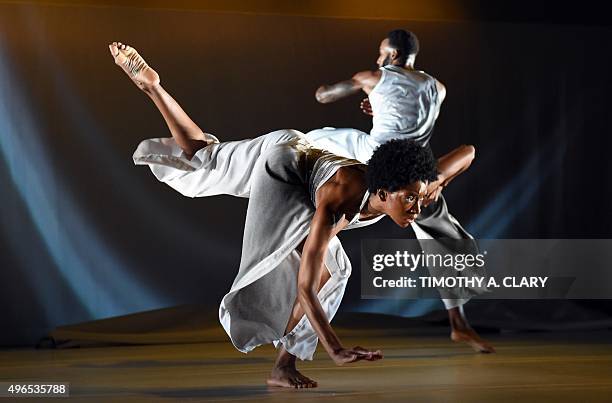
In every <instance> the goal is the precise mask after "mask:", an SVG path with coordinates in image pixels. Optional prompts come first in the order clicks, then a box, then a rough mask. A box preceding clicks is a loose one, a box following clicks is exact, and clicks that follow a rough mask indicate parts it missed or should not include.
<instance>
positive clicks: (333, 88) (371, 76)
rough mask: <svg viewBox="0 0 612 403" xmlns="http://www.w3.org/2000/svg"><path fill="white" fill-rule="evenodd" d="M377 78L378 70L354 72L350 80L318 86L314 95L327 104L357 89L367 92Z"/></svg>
mask: <svg viewBox="0 0 612 403" xmlns="http://www.w3.org/2000/svg"><path fill="white" fill-rule="evenodd" d="M379 79H380V72H378V71H362V72H359V73H357V74H355V75H354V76H353V78H351V79H350V80H346V81H340V82H339V83H336V84H332V85H322V86H320V87H319V88H318V89H317V92H316V93H315V97H316V98H317V101H319V102H320V103H322V104H328V103H330V102H334V101H337V100H339V99H342V98H346V97H347V96H349V95H353V94H356V93H358V92H359V91H365V92H366V93H368V94H369V93H370V91H371V90H372V88H374V86H375V85H376V83H378V80H379Z"/></svg>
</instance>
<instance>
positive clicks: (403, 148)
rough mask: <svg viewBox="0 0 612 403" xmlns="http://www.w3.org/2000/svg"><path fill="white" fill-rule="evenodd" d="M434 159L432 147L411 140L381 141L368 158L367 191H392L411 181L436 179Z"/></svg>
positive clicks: (436, 170) (435, 162)
mask: <svg viewBox="0 0 612 403" xmlns="http://www.w3.org/2000/svg"><path fill="white" fill-rule="evenodd" d="M437 165H438V164H437V161H436V159H435V158H434V156H433V153H432V152H431V149H430V148H429V147H428V146H426V147H421V146H420V145H418V144H417V143H416V142H414V140H405V139H403V140H390V141H387V142H386V143H383V144H381V145H380V146H379V147H378V148H377V149H376V150H374V153H373V154H372V157H371V158H370V161H368V171H367V174H366V180H367V184H368V189H369V191H370V193H374V192H376V191H378V190H379V189H386V190H388V191H390V192H395V191H397V190H399V189H400V188H402V187H405V186H407V185H409V184H411V183H414V182H417V181H421V182H425V181H434V180H436V179H437V178H438V168H437Z"/></svg>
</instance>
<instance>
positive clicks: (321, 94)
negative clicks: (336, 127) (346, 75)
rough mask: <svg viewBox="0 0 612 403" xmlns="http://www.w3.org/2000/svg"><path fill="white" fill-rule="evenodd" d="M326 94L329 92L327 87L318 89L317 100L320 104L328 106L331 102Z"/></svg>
mask: <svg viewBox="0 0 612 403" xmlns="http://www.w3.org/2000/svg"><path fill="white" fill-rule="evenodd" d="M326 92H327V87H326V86H325V85H322V86H320V87H319V88H317V91H315V98H316V100H317V102H318V103H320V104H327V103H329V102H330V98H329V96H327V93H326Z"/></svg>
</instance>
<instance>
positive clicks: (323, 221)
mask: <svg viewBox="0 0 612 403" xmlns="http://www.w3.org/2000/svg"><path fill="white" fill-rule="evenodd" d="M333 235H334V227H333V219H332V212H331V211H330V209H329V208H328V207H327V206H326V203H325V201H321V202H319V207H317V210H316V212H315V214H314V217H313V219H312V223H311V227H310V233H309V234H308V237H307V238H306V242H305V244H304V249H303V253H302V258H301V263H300V270H299V272H298V302H299V304H300V305H301V309H303V310H304V313H305V314H306V317H307V318H308V320H309V321H310V324H311V325H312V327H313V328H314V330H315V331H316V333H317V335H318V336H319V340H321V343H322V345H323V347H324V348H325V350H326V351H327V353H328V354H329V356H330V357H331V358H332V359H333V360H334V362H335V363H336V364H338V365H342V364H345V363H349V362H354V361H359V360H369V361H373V360H377V359H380V358H382V354H381V353H380V351H376V352H372V351H367V350H365V349H363V348H360V347H355V348H353V349H345V348H344V347H342V344H341V343H340V339H339V338H338V336H337V335H336V333H335V332H334V330H333V329H332V327H331V325H330V323H329V320H328V319H327V315H326V314H325V311H324V310H323V307H322V306H321V303H320V302H319V298H318V296H317V294H318V289H319V285H320V283H319V281H320V278H321V271H322V270H327V269H326V268H325V265H324V258H325V254H326V253H327V246H328V244H329V240H330V239H331V237H332V236H333Z"/></svg>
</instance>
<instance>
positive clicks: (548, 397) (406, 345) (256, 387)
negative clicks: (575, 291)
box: [0, 329, 612, 403]
mask: <svg viewBox="0 0 612 403" xmlns="http://www.w3.org/2000/svg"><path fill="white" fill-rule="evenodd" d="M444 332H445V331H444ZM339 333H340V334H341V338H342V340H343V341H344V343H345V344H346V345H347V346H349V345H350V346H353V345H363V346H366V347H375V348H382V349H383V352H384V354H385V358H384V359H383V360H381V361H378V362H374V363H369V362H366V363H363V362H362V363H356V364H352V365H348V366H345V367H336V366H334V365H333V363H332V362H331V360H330V359H329V358H328V357H327V356H326V354H325V352H324V351H322V349H321V348H319V351H318V352H317V355H316V357H315V360H314V361H312V362H305V363H301V366H300V367H299V368H300V369H301V370H303V373H304V374H306V375H307V376H309V377H311V378H313V379H315V380H317V381H318V382H319V387H318V388H316V389H308V390H304V389H302V390H291V389H287V390H285V389H276V388H269V387H267V386H265V384H264V380H265V379H266V376H267V374H268V371H269V370H270V368H271V366H272V360H273V358H274V349H273V348H272V347H271V346H264V347H261V348H259V349H257V350H255V351H254V352H252V353H251V354H249V355H244V354H242V353H239V352H237V351H236V350H234V349H233V347H232V346H231V344H230V343H229V342H228V341H225V340H223V338H222V337H221V336H223V335H219V336H220V337H219V339H217V340H213V341H210V342H206V343H195V344H169V345H144V346H116V347H90V348H74V349H64V350H61V349H60V350H34V349H10V350H6V349H5V350H2V351H0V362H1V363H2V365H1V367H0V380H2V381H11V380H12V381H36V380H38V381H68V382H70V384H71V399H69V400H74V401H79V402H109V401H121V402H154V401H210V400H215V401H278V402H286V401H309V402H310V401H332V400H333V401H346V402H352V403H354V402H358V401H380V400H388V401H406V400H411V401H426V402H438V401H444V402H454V401H458V402H459V401H461V402H496V403H502V402H512V403H516V402H521V403H524V402H532V401H533V402H536V401H537V402H546V401H554V402H561V401H567V402H575V401H581V402H605V401H608V402H609V401H610V396H612V332H610V331H598V332H589V333H564V334H559V333H556V334H553V333H502V334H495V335H492V336H488V337H487V338H488V339H489V340H490V341H492V342H493V343H494V345H495V347H496V348H497V353H496V354H491V355H481V354H476V353H473V352H472V350H471V349H469V348H468V347H466V346H464V345H457V344H454V343H452V342H451V341H450V340H449V339H448V338H447V337H446V336H445V335H443V334H441V333H440V332H438V333H439V334H430V335H427V336H423V335H397V334H391V335H384V334H381V333H380V332H378V334H377V333H376V332H375V331H373V330H371V329H369V330H364V331H363V332H359V331H357V330H355V329H351V330H340V331H339ZM0 400H1V399H0ZM24 400H27V399H24ZM41 400H42V401H53V400H57V399H50V398H49V399H44V400H43V399H41ZM62 400H63V401H66V399H62ZM15 401H22V399H15Z"/></svg>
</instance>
